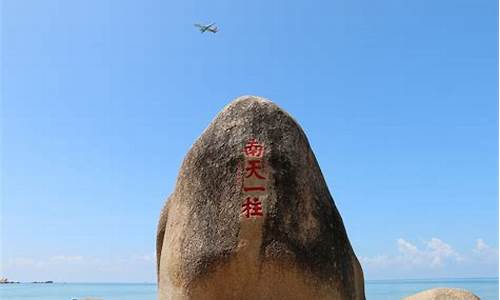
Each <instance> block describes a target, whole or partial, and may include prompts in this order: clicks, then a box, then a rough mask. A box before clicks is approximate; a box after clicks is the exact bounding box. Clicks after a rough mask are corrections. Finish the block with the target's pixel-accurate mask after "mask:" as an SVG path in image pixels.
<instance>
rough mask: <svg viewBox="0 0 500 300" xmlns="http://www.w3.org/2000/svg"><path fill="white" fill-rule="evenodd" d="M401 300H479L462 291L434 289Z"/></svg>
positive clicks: (471, 294)
mask: <svg viewBox="0 0 500 300" xmlns="http://www.w3.org/2000/svg"><path fill="white" fill-rule="evenodd" d="M403 300H480V299H479V297H478V296H476V295H474V294H473V293H471V292H469V291H467V290H464V289H452V288H435V289H430V290H426V291H423V292H420V293H417V294H415V295H412V296H409V297H406V298H404V299H403Z"/></svg>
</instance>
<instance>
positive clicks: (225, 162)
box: [157, 96, 365, 300]
mask: <svg viewBox="0 0 500 300" xmlns="http://www.w3.org/2000/svg"><path fill="white" fill-rule="evenodd" d="M157 258H158V287H159V296H158V298H159V299H160V300H166V299H338V300H342V299H345V300H361V299H365V295H364V281H363V273H362V270H361V267H360V264H359V262H358V260H357V258H356V256H355V254H354V251H353V249H352V247H351V245H350V242H349V239H348V237H347V233H346V231H345V228H344V224H343V222H342V218H341V216H340V214H339V212H338V210H337V208H336V207H335V204H334V202H333V199H332V197H331V195H330V192H329V191H328V188H327V186H326V183H325V180H324V178H323V175H322V173H321V170H320V168H319V165H318V163H317V161H316V158H315V156H314V154H313V152H312V150H311V148H310V146H309V143H308V141H307V138H306V136H305V134H304V132H303V131H302V129H301V128H300V126H299V125H298V124H297V123H296V122H295V120H294V119H293V118H292V117H291V116H290V115H289V114H288V113H286V112H285V111H283V110H282V109H280V108H279V107H278V106H276V105H275V104H273V103H272V102H270V101H268V100H265V99H262V98H259V97H253V96H245V97H240V98H238V99H236V100H235V101H233V102H232V103H231V104H229V105H228V106H226V107H225V108H224V109H223V111H222V112H221V113H219V115H218V116H217V117H216V118H215V119H214V120H213V121H212V123H211V124H210V125H209V126H208V128H207V129H206V130H205V131H204V132H203V134H202V135H201V137H200V138H199V139H198V140H197V141H196V142H195V143H194V145H193V146H192V148H191V149H190V150H189V152H188V153H187V155H186V157H185V159H184V161H183V163H182V167H181V169H180V172H179V175H178V178H177V183H176V186H175V191H174V192H173V193H172V195H171V196H170V197H169V200H168V201H167V202H166V205H165V207H164V209H163V210H162V213H161V217H160V221H159V225H158V235H157Z"/></svg>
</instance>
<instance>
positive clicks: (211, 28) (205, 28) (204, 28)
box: [194, 23, 219, 33]
mask: <svg viewBox="0 0 500 300" xmlns="http://www.w3.org/2000/svg"><path fill="white" fill-rule="evenodd" d="M214 25H215V23H212V24H208V25H201V24H194V26H196V27H198V29H199V30H200V32H201V33H204V32H205V31H209V32H212V33H216V32H217V31H219V28H217V26H214Z"/></svg>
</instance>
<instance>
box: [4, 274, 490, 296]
mask: <svg viewBox="0 0 500 300" xmlns="http://www.w3.org/2000/svg"><path fill="white" fill-rule="evenodd" d="M433 287H460V288H465V289H468V290H470V291H472V292H474V293H475V294H476V295H478V296H479V297H480V298H481V299H482V300H498V279H495V278H485V279H447V280H367V281H366V284H365V289H366V299H368V300H393V299H401V298H402V297H404V296H407V295H411V294H414V293H416V292H419V291H422V290H425V289H429V288H433ZM86 297H96V298H101V299H103V300H156V285H155V284H148V283H145V284H130V283H97V284H96V283H54V284H32V283H20V284H3V285H0V299H2V300H34V299H37V300H71V299H73V298H76V299H84V298H86Z"/></svg>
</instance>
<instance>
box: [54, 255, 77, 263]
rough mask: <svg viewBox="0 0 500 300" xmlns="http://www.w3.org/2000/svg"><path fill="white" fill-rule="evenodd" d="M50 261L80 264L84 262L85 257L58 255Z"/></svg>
mask: <svg viewBox="0 0 500 300" xmlns="http://www.w3.org/2000/svg"><path fill="white" fill-rule="evenodd" d="M49 260H50V261H53V262H80V261H83V256H65V255H58V256H52V257H51V258H50V259H49Z"/></svg>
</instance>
